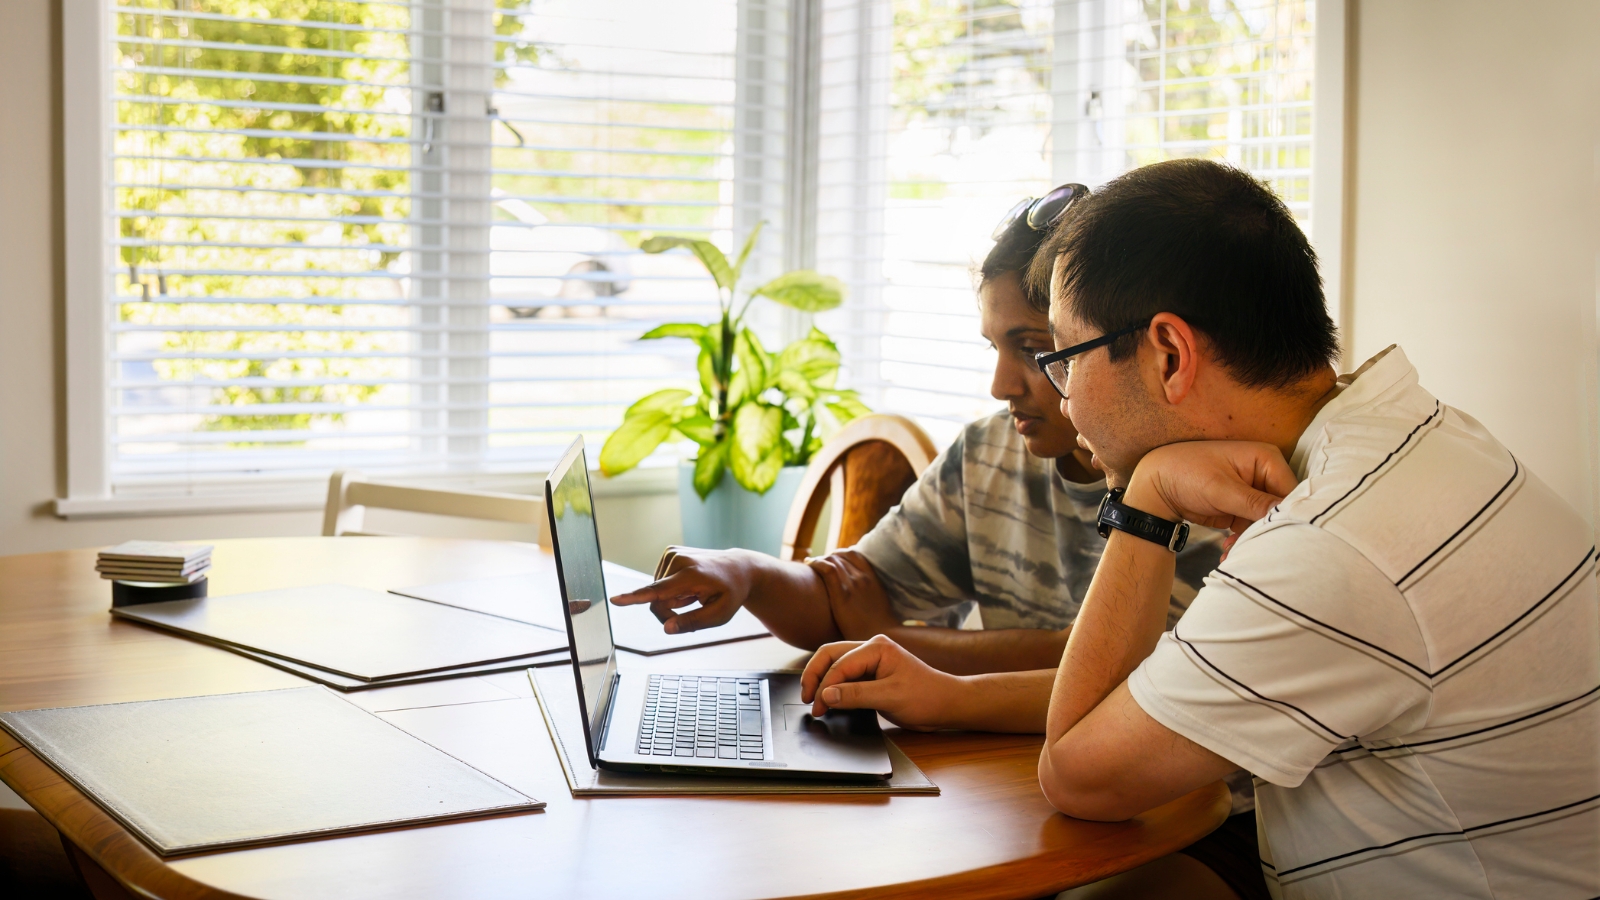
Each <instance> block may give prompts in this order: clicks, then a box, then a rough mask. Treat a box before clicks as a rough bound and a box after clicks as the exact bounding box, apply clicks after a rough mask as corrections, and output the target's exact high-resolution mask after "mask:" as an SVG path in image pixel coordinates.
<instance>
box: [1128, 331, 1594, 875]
mask: <svg viewBox="0 0 1600 900" xmlns="http://www.w3.org/2000/svg"><path fill="white" fill-rule="evenodd" d="M1341 382H1342V383H1343V384H1345V387H1344V388H1343V390H1342V391H1341V392H1340V394H1339V395H1338V396H1336V397H1335V398H1334V399H1333V400H1332V401H1330V402H1329V403H1328V404H1327V405H1326V406H1324V407H1323V409H1322V410H1321V411H1320V412H1319V413H1318V415H1317V417H1316V419H1315V420H1314V421H1313V422H1312V423H1311V425H1310V427H1309V428H1307V429H1306V432H1305V434H1304V435H1303V436H1302V437H1301V439H1300V443H1299V445H1298V447H1297V448H1296V450H1295V454H1294V458H1293V459H1292V460H1291V461H1290V462H1291V464H1292V465H1293V466H1294V468H1295V469H1296V471H1297V473H1298V474H1299V476H1300V477H1301V478H1302V481H1301V482H1300V485H1299V486H1298V487H1297V488H1296V489H1295V490H1294V491H1293V492H1292V493H1290V495H1289V496H1288V497H1286V498H1285V499H1284V501H1283V502H1282V503H1281V504H1279V505H1278V507H1277V508H1276V509H1274V510H1273V512H1272V513H1271V514H1270V515H1269V516H1267V517H1266V518H1265V519H1262V520H1261V521H1259V522H1257V523H1255V524H1254V525H1252V526H1251V527H1250V528H1249V529H1248V530H1246V531H1245V532H1244V533H1243V535H1241V536H1240V538H1239V541H1238V543H1237V544H1235V545H1234V547H1233V550H1232V551H1231V553H1230V554H1229V556H1228V558H1227V560H1225V561H1224V562H1223V563H1222V565H1221V566H1220V567H1219V568H1218V569H1217V570H1216V572H1215V573H1214V574H1213V575H1212V577H1210V578H1208V579H1206V585H1205V587H1204V588H1203V589H1202V590H1201V591H1200V593H1199V595H1198V596H1197V597H1196V598H1195V600H1194V602H1193V604H1192V605H1191V606H1190V608H1189V610H1188V612H1187V613H1186V614H1185V615H1184V617H1183V619H1182V621H1180V622H1179V623H1178V626H1177V628H1176V629H1174V630H1173V631H1171V632H1168V633H1167V634H1166V635H1163V637H1162V639H1161V641H1160V642H1159V644H1158V645H1157V647H1156V650H1155V652H1154V653H1153V654H1151V656H1150V657H1149V658H1148V659H1146V660H1145V661H1144V662H1143V663H1142V664H1141V665H1140V666H1139V668H1138V669H1136V670H1135V671H1134V673H1133V675H1132V676H1130V678H1129V688H1130V690H1131V691H1132V693H1133V696H1134V699H1135V700H1136V701H1137V702H1138V703H1139V705H1140V706H1141V707H1142V708H1143V709H1144V710H1145V711H1146V712H1147V713H1149V714H1150V715H1151V716H1152V717H1153V718H1154V719H1156V720H1157V721H1159V722H1161V723H1162V724H1163V725H1165V726H1166V727H1168V728H1170V729H1172V730H1173V731H1175V732H1177V733H1179V734H1182V735H1184V736H1185V737H1188V738H1189V739H1191V740H1193V741H1195V742H1196V743H1198V744H1200V745H1201V746H1204V747H1206V748H1208V749H1210V750H1212V751H1213V752H1215V753H1217V754H1219V755H1221V756H1224V757H1226V758H1227V759H1229V760H1231V761H1232V762H1235V763H1238V764H1239V765H1240V766H1242V767H1243V768H1245V769H1247V770H1249V771H1250V772H1252V773H1254V774H1255V776H1256V779H1257V781H1256V788H1257V793H1256V798H1257V800H1256V802H1257V817H1258V818H1257V821H1258V826H1257V827H1258V831H1259V835H1260V839H1261V855H1262V866H1263V871H1264V872H1265V874H1266V876H1267V882H1268V885H1269V887H1270V888H1271V889H1272V892H1273V894H1274V896H1277V897H1283V898H1311V897H1340V898H1346V897H1385V898H1387V897H1474V898H1476V897H1483V898H1489V897H1496V898H1509V897H1527V898H1538V900H1565V898H1572V900H1589V898H1593V897H1596V896H1597V895H1600V702H1597V701H1600V603H1597V598H1596V586H1595V548H1594V545H1593V538H1592V536H1591V533H1590V530H1589V527H1588V526H1587V524H1585V522H1584V521H1583V519H1582V518H1580V517H1579V516H1578V514H1577V513H1576V512H1574V511H1573V509H1572V507H1571V506H1569V505H1568V504H1567V503H1566V502H1565V501H1563V500H1562V498H1560V497H1558V496H1556V495H1555V494H1554V493H1553V492H1552V491H1551V490H1550V489H1549V488H1548V487H1546V486H1545V485H1544V484H1543V483H1542V482H1540V481H1539V479H1538V478H1537V477H1535V476H1534V475H1533V474H1532V473H1530V472H1529V471H1528V470H1527V468H1526V467H1525V466H1523V465H1522V464H1521V463H1520V462H1519V461H1518V460H1517V459H1516V458H1515V457H1513V456H1512V455H1511V453H1510V452H1508V451H1507V450H1506V448H1505V447H1503V446H1501V444H1500V443H1499V442H1498V441H1496V440H1495V439H1494V438H1493V437H1492V436H1491V435H1490V434H1489V433H1488V432H1487V431H1486V430H1485V429H1484V428H1483V426H1482V425H1480V424H1478V423H1477V422H1476V421H1474V420H1473V419H1472V418H1470V417H1469V416H1466V415H1464V414H1462V413H1460V412H1458V411H1456V410H1454V409H1451V408H1450V407H1447V406H1444V405H1442V404H1441V403H1439V401H1438V400H1437V399H1435V398H1434V397H1433V396H1432V395H1431V394H1429V393H1428V392H1427V391H1425V390H1423V389H1422V388H1421V387H1420V386H1419V385H1418V384H1417V374H1416V370H1415V369H1413V368H1412V366H1411V364H1410V363H1409V362H1408V361H1407V360H1406V358H1405V355H1404V354H1403V353H1402V352H1401V351H1400V350H1399V348H1396V347H1391V348H1390V349H1389V350H1387V351H1385V352H1384V353H1382V354H1379V355H1378V356H1377V357H1375V358H1374V359H1373V360H1371V361H1369V362H1368V363H1367V364H1366V365H1364V366H1362V368H1361V370H1360V371H1358V372H1357V373H1356V375H1355V376H1346V377H1345V378H1342V379H1341Z"/></svg>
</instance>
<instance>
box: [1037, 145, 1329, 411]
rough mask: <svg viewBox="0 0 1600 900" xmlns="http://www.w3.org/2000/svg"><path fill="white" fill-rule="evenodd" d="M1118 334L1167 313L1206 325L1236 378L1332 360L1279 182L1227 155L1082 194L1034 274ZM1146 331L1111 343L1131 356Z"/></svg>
mask: <svg viewBox="0 0 1600 900" xmlns="http://www.w3.org/2000/svg"><path fill="white" fill-rule="evenodd" d="M1058 261H1059V271H1060V278H1059V281H1058V290H1059V295H1058V297H1057V300H1058V301H1059V302H1062V303H1066V304H1069V308H1070V309H1071V311H1072V313H1073V314H1074V315H1075V316H1076V317H1077V318H1079V319H1081V320H1083V321H1085V322H1088V323H1091V324H1093V325H1094V326H1096V327H1097V328H1099V329H1101V330H1103V331H1106V332H1110V331H1115V330H1117V329H1121V328H1126V327H1128V326H1130V325H1133V324H1136V323H1138V322H1139V321H1141V320H1143V319H1148V318H1149V317H1150V316H1153V315H1155V314H1156V313H1160V312H1170V313H1175V314H1177V315H1178V316H1180V317H1182V318H1183V320H1184V321H1186V322H1188V323H1189V324H1190V325H1191V326H1193V327H1194V328H1195V330H1197V331H1199V332H1201V333H1203V334H1204V335H1205V336H1206V337H1207V338H1208V339H1209V340H1210V341H1211V344H1212V346H1213V347H1214V348H1215V350H1216V352H1217V357H1218V362H1220V363H1221V364H1222V365H1223V366H1224V367H1226V368H1227V370H1228V372H1229V373H1230V374H1231V375H1232V376H1233V377H1234V378H1235V379H1237V380H1238V381H1239V382H1240V383H1242V384H1246V385H1250V386H1253V387H1285V386H1287V385H1290V384H1293V383H1294V382H1296V381H1298V380H1300V379H1302V378H1304V377H1305V376H1307V375H1310V374H1312V373H1313V372H1315V371H1317V370H1318V369H1320V368H1322V367H1323V366H1326V365H1328V364H1329V363H1330V362H1331V361H1332V360H1333V359H1334V357H1335V355H1336V354H1337V353H1338V336H1337V332H1336V330H1335V328H1334V325H1333V320H1332V319H1330V318H1329V317H1328V311H1327V308H1326V306H1325V305H1324V302H1323V298H1322V277H1321V276H1320V275H1318V274H1317V255H1316V253H1315V252H1314V251H1313V250H1312V249H1311V245H1310V243H1308V242H1307V241H1306V236H1305V233H1304V232H1303V231H1301V230H1300V226H1299V225H1298V224H1296V223H1295V221H1294V217H1293V216H1291V215H1290V214H1289V208H1288V207H1287V206H1285V205H1284V204H1283V201H1282V200H1279V199H1278V197H1277V195H1275V194H1273V193H1272V191H1271V189H1270V188H1268V187H1267V186H1266V185H1265V184H1263V183H1262V182H1260V181H1258V180H1256V179H1255V178H1254V177H1252V176H1251V175H1250V174H1248V173H1246V172H1243V171H1240V170H1239V169H1235V168H1233V167H1231V166H1226V165H1223V164H1221V163H1216V162H1211V161H1208V160H1200V159H1175V160H1170V161H1168V162H1161V163H1156V164H1154V165H1149V166H1145V167H1143V168H1139V169H1134V170H1133V171H1132V172H1129V173H1127V174H1126V175H1123V176H1121V177H1120V178H1117V179H1114V180H1113V181H1111V182H1109V183H1107V184H1106V185H1105V186H1104V187H1102V188H1100V189H1099V190H1097V191H1095V193H1094V194H1092V195H1090V196H1089V197H1087V198H1085V199H1084V200H1083V202H1082V203H1079V204H1078V205H1077V207H1076V208H1074V210H1073V214H1072V216H1071V217H1070V218H1068V219H1067V220H1066V221H1064V222H1063V223H1062V225H1061V227H1058V228H1056V229H1055V230H1054V232H1052V233H1051V235H1050V236H1049V237H1048V238H1047V239H1046V241H1045V244H1044V246H1043V247H1041V248H1040V249H1039V251H1038V252H1037V253H1035V254H1034V257H1033V263H1032V265H1031V266H1030V267H1029V270H1028V275H1027V279H1026V280H1027V282H1028V284H1029V285H1030V287H1031V289H1032V290H1034V291H1040V290H1043V291H1045V292H1048V291H1049V285H1050V276H1051V274H1052V270H1055V269H1056V268H1057V264H1058ZM1138 340H1139V335H1138V334H1132V335H1129V336H1128V337H1126V338H1122V339H1120V340H1118V341H1117V342H1116V343H1114V344H1113V345H1112V347H1111V355H1112V358H1113V359H1122V358H1126V357H1127V356H1128V355H1130V354H1131V353H1133V352H1134V350H1135V348H1136V347H1137V345H1138Z"/></svg>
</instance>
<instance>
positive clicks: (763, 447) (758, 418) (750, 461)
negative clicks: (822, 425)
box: [728, 403, 783, 494]
mask: <svg viewBox="0 0 1600 900" xmlns="http://www.w3.org/2000/svg"><path fill="white" fill-rule="evenodd" d="M731 443H732V444H733V449H732V450H731V451H730V452H729V454H728V467H729V468H730V469H732V470H733V477H734V480H736V481H738V482H739V484H740V485H742V486H743V487H744V488H745V489H746V490H751V491H755V492H756V493H758V494H765V493H766V492H767V491H769V490H771V489H772V486H773V485H774V484H776V483H777V481H778V472H779V471H780V470H781V469H782V468H783V410H782V409H781V408H779V407H776V406H768V405H767V404H765V403H747V404H745V405H744V406H741V407H739V411H738V412H736V413H734V416H733V438H732V440H731Z"/></svg>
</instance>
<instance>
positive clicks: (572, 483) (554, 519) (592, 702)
mask: <svg viewBox="0 0 1600 900" xmlns="http://www.w3.org/2000/svg"><path fill="white" fill-rule="evenodd" d="M545 500H546V502H547V503H549V505H550V536H551V538H552V539H553V541H554V544H555V554H556V571H557V572H558V573H559V574H560V578H561V599H562V601H563V602H564V604H565V606H566V613H567V615H566V619H567V631H568V637H569V639H570V640H571V641H572V663H573V666H574V668H575V669H576V670H577V677H578V686H579V689H580V690H579V698H578V699H579V701H580V702H581V703H582V704H583V714H584V719H585V721H584V724H585V725H586V726H587V731H588V733H587V734H586V735H585V737H587V738H588V740H589V756H590V761H591V762H592V761H593V760H594V758H595V757H596V755H597V754H598V751H599V737H600V734H601V729H600V726H601V724H602V723H603V721H604V716H605V712H606V706H607V705H608V704H609V703H610V701H611V696H610V695H611V685H612V683H613V682H614V681H615V679H614V678H613V676H614V675H615V674H616V649H615V647H614V646H613V645H612V643H611V614H610V610H608V609H606V582H605V577H604V576H603V575H602V574H601V568H600V536H599V534H598V533H597V532H596V531H595V524H594V495H593V494H591V493H590V492H589V466H588V463H587V462H586V461H585V459H584V454H583V438H581V437H580V438H578V439H577V440H575V441H573V442H572V446H571V447H568V448H567V452H566V453H565V454H564V455H563V456H562V457H561V462H560V463H558V464H557V465H556V467H555V468H554V469H551V470H550V475H549V476H548V477H547V478H546V479H545Z"/></svg>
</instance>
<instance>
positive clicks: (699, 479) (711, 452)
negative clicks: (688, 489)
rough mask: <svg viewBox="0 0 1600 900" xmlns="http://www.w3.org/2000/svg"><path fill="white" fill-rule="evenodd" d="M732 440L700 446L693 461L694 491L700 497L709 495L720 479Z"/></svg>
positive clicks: (726, 464)
mask: <svg viewBox="0 0 1600 900" xmlns="http://www.w3.org/2000/svg"><path fill="white" fill-rule="evenodd" d="M732 443H733V442H732V441H728V440H722V441H718V442H717V443H715V444H712V445H711V446H709V447H701V448H700V455H699V456H698V457H696V458H695V461H694V492H695V493H696V494H699V495H700V499H701V500H704V499H705V498H707V497H709V496H711V492H712V491H714V490H716V489H717V485H718V484H719V483H721V481H722V473H723V470H725V469H726V468H727V467H728V449H729V447H730V446H731V445H732Z"/></svg>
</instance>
